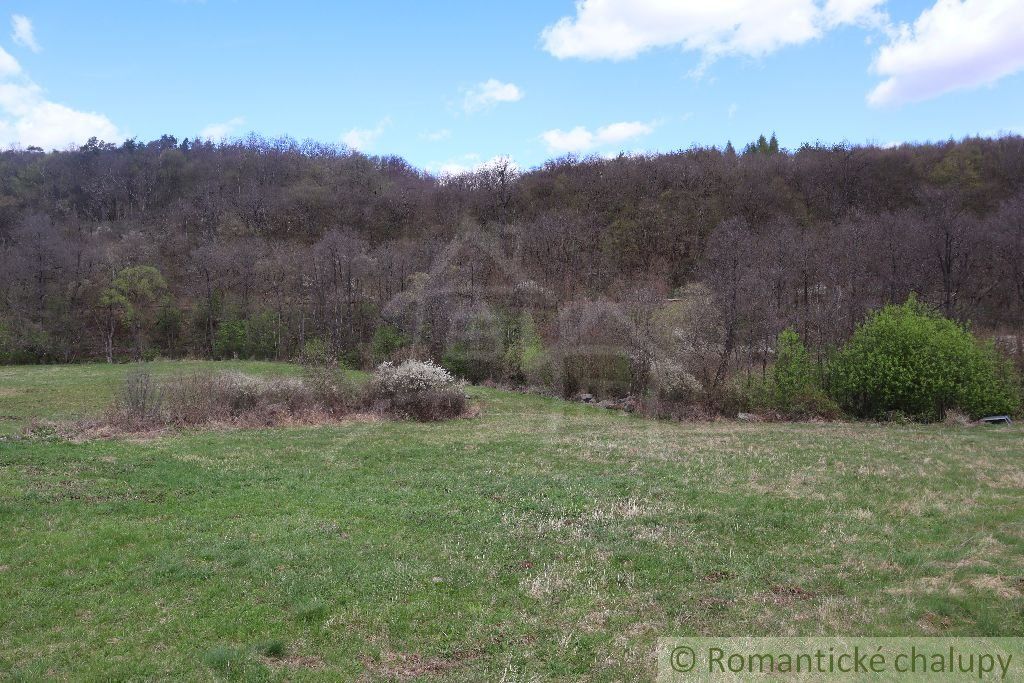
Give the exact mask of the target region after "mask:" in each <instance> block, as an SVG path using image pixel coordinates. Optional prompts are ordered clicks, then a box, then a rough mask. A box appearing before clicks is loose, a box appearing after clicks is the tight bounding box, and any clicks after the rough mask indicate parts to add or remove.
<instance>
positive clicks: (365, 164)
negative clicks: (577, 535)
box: [0, 136, 1024, 362]
mask: <svg viewBox="0 0 1024 683" xmlns="http://www.w3.org/2000/svg"><path fill="white" fill-rule="evenodd" d="M466 250H473V251H472V252H470V253H471V254H476V255H477V256H471V255H470V253H467V251H466ZM484 285H489V286H490V287H489V288H488V287H486V286H484ZM696 286H700V287H702V288H703V290H702V291H705V292H707V294H708V298H707V301H706V304H707V306H708V307H711V308H713V309H714V311H715V312H716V316H717V317H716V321H717V322H716V323H715V324H716V325H718V326H719V327H720V328H721V329H723V330H726V332H727V333H728V334H730V335H733V336H734V337H735V339H736V340H740V341H743V342H744V343H742V344H741V343H739V342H737V343H736V344H735V348H737V349H739V348H743V349H747V351H748V352H749V353H753V351H751V349H754V348H755V347H756V346H757V343H758V340H764V339H769V338H771V337H772V336H773V335H774V334H776V333H777V332H778V330H779V329H781V328H782V327H784V326H788V325H793V326H795V327H797V329H799V330H800V331H801V333H802V334H804V335H805V336H806V337H807V339H808V340H809V342H810V343H811V344H813V345H816V346H822V347H824V346H827V345H829V344H834V343H836V342H837V341H839V340H841V339H843V338H844V337H845V336H847V335H848V334H849V332H850V330H852V328H853V326H854V325H855V324H856V323H857V322H858V321H859V320H860V319H862V317H863V315H864V313H865V312H866V311H867V310H869V309H871V308H874V307H877V306H878V305H881V304H883V303H885V302H887V301H902V300H904V299H905V298H906V297H907V296H908V295H909V294H910V293H911V292H915V293H916V295H917V296H918V297H919V298H921V299H923V300H925V301H926V302H929V303H932V304H934V305H935V306H936V307H938V308H940V309H941V310H942V311H943V312H944V313H946V314H947V315H950V316H952V317H956V318H959V319H962V320H970V321H972V322H973V324H974V325H975V326H976V327H977V328H978V329H982V330H987V331H989V332H992V333H1000V334H1003V335H1010V334H1019V333H1020V330H1021V326H1022V324H1024V138H1021V137H1002V138H999V139H967V140H963V141H960V142H953V141H950V142H947V143H941V144H923V145H902V146H899V147H893V148H887V149H883V148H879V147H861V146H849V145H846V146H835V147H825V146H810V145H807V146H804V147H801V148H800V149H799V150H796V151H793V152H790V151H786V150H781V151H780V150H778V148H777V145H775V144H766V141H764V140H762V141H761V144H752V145H749V146H748V147H747V148H746V149H745V150H744V151H743V152H741V153H737V152H736V151H734V150H733V148H732V146H731V145H729V146H727V147H726V148H725V149H724V150H720V149H716V148H693V149H689V150H684V151H679V152H675V153H670V154H660V155H650V156H620V157H618V158H615V159H601V158H586V159H576V158H563V159H557V160H553V161H550V162H548V163H546V164H545V165H544V166H542V167H540V168H537V169H533V170H530V171H525V172H521V173H520V172H517V171H516V170H515V169H514V168H513V167H512V166H511V165H509V164H497V165H492V166H489V167H487V168H484V169H482V170H479V171H477V172H475V173H472V174H468V175H462V176H457V177H448V178H437V177H434V176H432V175H430V174H427V173H425V172H423V171H420V170H418V169H416V168H413V167H412V166H411V165H409V164H408V163H407V162H405V161H404V160H402V159H401V158H398V157H367V156H364V155H362V154H359V153H356V152H353V151H350V150H347V149H344V148H338V147H333V146H324V145H319V144H314V143H303V144H297V143H295V142H294V141H290V140H279V141H270V140H264V139H259V138H255V137H251V138H249V139H246V140H244V141H239V142H234V143H230V144H223V145H214V144H211V143H203V142H195V141H189V140H184V141H178V140H176V139H175V138H173V137H169V136H165V137H163V138H161V139H159V140H155V141H153V142H150V143H139V142H136V141H127V142H125V143H124V144H122V145H110V144H104V143H100V142H96V141H93V142H90V143H89V144H87V145H85V146H84V147H82V148H80V149H78V150H77V151H66V152H52V153H44V152H42V151H40V150H33V149H29V150H23V151H7V152H4V153H2V154H0V361H7V362H26V361H70V360H81V359H87V358H102V357H104V356H108V355H109V356H110V357H131V356H133V355H142V354H150V355H152V354H160V355H166V356H179V355H200V356H205V355H211V354H218V353H220V354H223V353H231V354H232V355H234V354H241V355H254V356H265V357H291V356H293V355H294V354H296V353H297V352H298V350H299V349H300V348H301V346H302V345H303V344H304V343H305V342H307V341H308V340H310V339H314V338H315V339H318V340H322V341H323V342H324V343H326V344H328V345H329V346H330V347H331V348H333V349H335V350H336V351H338V352H339V353H349V354H360V353H361V354H363V356H366V355H367V354H369V353H370V350H369V349H370V345H371V342H372V340H373V338H374V335H375V334H376V333H377V332H378V330H379V329H380V328H381V327H382V326H383V325H385V324H387V325H388V327H389V329H393V330H394V331H395V332H396V333H398V334H400V335H403V336H404V337H405V338H406V339H414V340H415V341H416V343H418V344H422V345H423V346H424V347H426V348H429V349H431V350H432V352H434V353H438V354H440V353H443V352H444V350H445V348H447V347H449V346H450V345H451V344H452V343H453V341H452V339H453V338H454V337H453V335H454V336H458V331H457V330H455V331H453V330H454V329H455V328H460V329H461V328H465V327H466V325H465V321H466V320H471V321H472V320H479V319H488V320H489V319H490V318H488V316H490V317H491V318H494V319H496V320H499V321H500V320H504V319H507V318H509V316H513V317H514V316H517V315H519V314H521V313H522V312H524V311H529V310H531V307H534V306H535V304H526V303H523V298H522V297H516V296H504V297H502V296H492V295H491V294H488V292H491V293H492V294H493V291H494V290H495V289H504V290H505V291H506V292H510V291H513V290H514V291H516V292H518V291H520V290H523V289H524V288H525V289H530V290H531V291H537V292H542V295H540V298H541V299H543V300H544V301H546V302H547V303H545V304H544V306H543V307H542V308H543V309H544V310H536V311H533V312H532V318H533V320H534V321H535V323H536V326H537V327H538V329H539V332H538V334H539V335H540V336H541V337H543V338H545V339H547V340H549V341H551V343H554V341H553V340H555V339H556V338H558V337H559V334H560V329H561V328H560V327H559V326H560V324H561V325H564V324H565V323H564V321H565V320H566V319H568V318H572V316H573V315H576V313H574V312H573V311H574V310H576V309H579V308H580V307H581V306H582V307H584V308H586V307H587V306H591V305H593V304H595V302H598V301H600V302H602V303H601V305H620V306H624V307H626V308H627V309H628V307H629V306H628V305H627V304H628V302H637V301H652V300H658V299H660V300H663V299H665V298H678V297H674V296H673V293H675V294H677V295H678V294H680V292H684V291H689V292H690V295H693V296H698V295H695V294H693V292H694V291H695V290H694V287H696ZM444 291H449V292H452V291H457V292H458V296H454V295H453V296H449V297H447V298H446V297H437V296H435V297H433V298H431V297H429V296H428V294H429V293H430V292H435V293H436V292H444ZM411 299H415V301H416V302H418V303H416V304H410V303H409V301H410V300H411ZM427 300H430V301H433V302H434V303H433V304H431V306H432V307H431V308H430V311H429V315H428V316H427V317H428V318H429V321H430V322H429V324H424V322H423V321H424V315H423V311H422V310H421V311H420V313H419V314H418V315H412V316H411V315H409V314H408V310H407V309H408V307H409V306H410V305H415V306H419V307H420V308H421V309H422V307H423V306H425V305H426V304H425V303H424V302H425V301H427ZM438 302H440V303H438ZM403 307H405V308H403ZM634 307H635V306H634ZM628 313H629V311H628V310H626V314H627V315H628ZM481 316H482V318H481ZM560 320H562V323H560V322H559V321H560ZM460 321H461V322H460ZM502 324H503V323H502ZM469 327H470V328H473V329H475V328H474V326H473V325H470V326H469ZM499 327H500V325H499ZM506 327H507V326H506ZM502 329H505V328H502ZM563 336H564V335H563ZM218 345H219V346H218Z"/></svg>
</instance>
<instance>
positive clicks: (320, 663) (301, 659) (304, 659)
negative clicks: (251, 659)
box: [260, 655, 327, 671]
mask: <svg viewBox="0 0 1024 683" xmlns="http://www.w3.org/2000/svg"><path fill="white" fill-rule="evenodd" d="M260 661H261V662H263V663H264V664H266V665H267V666H269V667H270V668H271V669H311V670H313V671H316V670H317V669H323V668H324V667H325V666H327V664H326V663H325V662H324V660H322V659H320V658H319V657H317V656H315V655H287V656H285V657H260Z"/></svg>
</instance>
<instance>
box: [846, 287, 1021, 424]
mask: <svg viewBox="0 0 1024 683" xmlns="http://www.w3.org/2000/svg"><path fill="white" fill-rule="evenodd" d="M828 374H829V376H828V387H829V391H830V393H831V394H832V396H833V398H834V399H835V400H836V401H837V402H838V403H839V405H840V406H841V407H842V408H843V409H844V410H845V411H847V412H848V413H850V414H851V415H855V416H857V417H864V418H883V417H886V416H888V415H891V414H903V415H906V416H908V417H910V418H911V419H915V420H923V421H937V420H942V419H943V418H944V417H945V414H946V412H947V411H949V410H953V409H956V410H960V411H963V412H964V413H966V414H967V415H969V416H971V417H972V418H979V417H982V416H984V415H989V414H1002V413H1013V412H1015V411H1016V410H1017V409H1018V408H1019V406H1020V394H1019V380H1018V378H1017V377H1016V374H1015V372H1014V370H1013V367H1012V365H1011V364H1010V362H1009V361H1008V360H1007V359H1004V358H1002V357H1001V356H1000V355H999V353H998V352H997V351H996V350H995V349H994V348H993V347H992V345H991V344H988V343H983V342H981V341H980V340H978V339H977V338H975V337H974V335H972V334H971V333H970V331H969V330H967V329H966V328H965V327H963V326H961V325H958V324H957V323H955V322H953V321H952V320H949V319H947V318H944V317H942V316H941V315H939V314H938V313H937V312H936V311H934V310H932V309H930V308H928V307H927V306H925V305H923V304H921V303H919V302H917V301H916V300H914V299H911V300H909V301H907V303H905V304H903V305H900V306H886V307H885V308H883V309H881V310H879V311H876V312H874V313H872V314H871V315H870V316H869V317H868V319H867V321H866V322H864V323H863V324H862V325H861V326H860V327H859V328H858V329H857V331H856V332H855V333H854V335H853V337H852V338H851V339H850V341H849V342H848V343H847V344H846V345H845V346H844V347H843V348H842V349H841V350H840V351H839V352H838V353H837V354H836V355H835V357H834V358H833V359H832V361H831V363H830V364H829V373H828Z"/></svg>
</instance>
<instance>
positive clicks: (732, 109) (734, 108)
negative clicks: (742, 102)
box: [725, 102, 740, 119]
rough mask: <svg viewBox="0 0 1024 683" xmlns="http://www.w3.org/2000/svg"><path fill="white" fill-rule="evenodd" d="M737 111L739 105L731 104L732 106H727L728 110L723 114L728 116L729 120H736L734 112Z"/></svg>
mask: <svg viewBox="0 0 1024 683" xmlns="http://www.w3.org/2000/svg"><path fill="white" fill-rule="evenodd" d="M739 110H740V108H739V105H737V104H736V103H735V102H733V103H732V104H730V105H729V108H728V109H726V110H725V113H726V114H727V115H728V116H729V118H730V119H732V118H736V112H738V111H739Z"/></svg>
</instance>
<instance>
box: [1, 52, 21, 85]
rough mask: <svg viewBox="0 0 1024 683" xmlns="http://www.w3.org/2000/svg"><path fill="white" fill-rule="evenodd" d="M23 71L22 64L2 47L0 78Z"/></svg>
mask: <svg viewBox="0 0 1024 683" xmlns="http://www.w3.org/2000/svg"><path fill="white" fill-rule="evenodd" d="M20 73H21V64H18V60H17V59H15V58H14V57H12V56H11V54H10V53H9V52H7V51H6V50H4V49H3V48H2V47H0V78H9V77H11V76H17V75H18V74H20Z"/></svg>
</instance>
